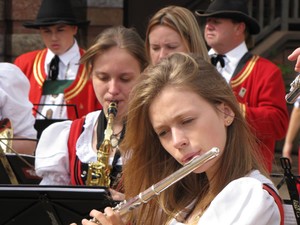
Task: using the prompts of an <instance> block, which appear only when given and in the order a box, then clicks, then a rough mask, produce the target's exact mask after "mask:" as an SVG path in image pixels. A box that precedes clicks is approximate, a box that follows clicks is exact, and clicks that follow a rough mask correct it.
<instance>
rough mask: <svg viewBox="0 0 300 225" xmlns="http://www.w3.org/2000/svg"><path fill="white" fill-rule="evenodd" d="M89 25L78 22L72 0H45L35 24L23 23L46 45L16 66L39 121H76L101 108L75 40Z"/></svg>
mask: <svg viewBox="0 0 300 225" xmlns="http://www.w3.org/2000/svg"><path fill="white" fill-rule="evenodd" d="M88 23H89V21H81V20H78V19H76V17H75V16H74V14H73V11H72V6H71V2H70V1H69V0H64V1H61V0H43V1H42V4H41V7H40V9H39V12H38V15H37V18H36V20H35V21H33V22H27V23H24V26H25V27H26V28H32V29H39V31H40V35H41V37H42V39H43V42H44V44H45V45H46V48H45V49H42V50H36V51H32V52H28V53H25V54H22V55H20V56H19V57H17V58H16V60H15V62H14V63H15V64H16V65H17V66H18V67H20V68H21V70H22V71H23V72H24V73H25V74H26V76H27V77H28V79H29V81H30V86H31V87H30V93H29V99H30V101H31V102H32V103H33V104H34V109H35V110H34V111H33V114H34V115H35V116H36V118H37V119H45V118H47V119H71V120H73V119H76V118H78V117H82V116H84V115H86V114H87V113H89V112H91V111H94V110H96V109H100V108H101V106H100V105H99V103H98V101H97V99H96V97H95V94H94V90H93V87H92V84H91V82H90V81H89V80H88V79H87V77H88V76H87V75H86V70H85V68H84V66H83V65H79V60H80V57H81V56H82V55H83V54H84V50H83V49H82V48H80V47H79V46H78V43H77V40H76V39H75V35H76V34H77V31H78V28H79V27H82V26H86V25H88ZM35 104H39V105H35ZM57 105H58V106H57ZM74 106H75V107H74Z"/></svg>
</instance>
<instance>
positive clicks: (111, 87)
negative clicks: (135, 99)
mask: <svg viewBox="0 0 300 225" xmlns="http://www.w3.org/2000/svg"><path fill="white" fill-rule="evenodd" d="M118 86H119V85H118V82H117V81H116V80H115V79H111V80H110V82H109V83H108V92H109V93H110V94H111V95H116V94H118V93H119V87H118Z"/></svg>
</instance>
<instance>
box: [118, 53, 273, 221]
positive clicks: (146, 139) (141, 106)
mask: <svg viewBox="0 0 300 225" xmlns="http://www.w3.org/2000/svg"><path fill="white" fill-rule="evenodd" d="M139 79H140V80H139V82H138V84H137V85H136V86H135V87H134V89H133V91H132V93H131V94H132V95H131V96H130V103H129V111H128V117H127V130H126V135H125V139H124V140H123V142H122V149H127V151H125V152H124V157H125V159H126V163H125V165H124V170H123V172H124V179H125V182H124V184H125V194H126V198H130V197H133V196H136V195H137V194H138V193H140V192H142V191H143V190H145V189H147V188H148V187H150V186H151V185H152V184H155V183H157V182H158V181H160V180H162V179H163V178H165V177H166V176H168V175H170V174H172V173H174V171H176V170H178V169H179V168H180V167H181V165H180V164H179V163H178V162H177V161H176V160H175V159H174V158H173V157H172V156H171V155H169V153H168V152H167V151H166V150H164V148H163V146H162V145H161V143H160V141H159V138H158V136H157V134H156V133H155V132H154V129H153V127H152V124H151V122H150V119H149V107H150V105H151V103H152V102H153V99H154V98H155V97H156V96H157V95H159V94H160V92H161V91H162V90H163V89H164V88H165V87H167V86H172V87H176V88H178V89H179V90H180V89H182V88H184V89H188V90H191V91H193V92H195V93H197V94H198V95H199V96H201V97H202V98H204V99H205V100H206V101H207V102H209V103H210V104H211V105H212V107H214V108H215V109H216V110H218V109H217V105H218V104H220V103H225V104H226V105H228V106H229V107H230V108H231V109H232V110H233V112H234V114H235V116H234V121H233V123H232V124H231V125H230V126H229V127H227V140H226V145H225V149H224V152H223V154H222V156H220V158H219V160H218V164H217V165H218V168H217V169H216V174H215V175H214V176H213V178H212V179H211V180H208V178H207V176H206V174H205V173H201V174H195V173H192V174H190V175H189V176H187V177H186V178H184V179H182V180H181V181H179V182H177V183H176V184H174V185H172V186H171V187H170V188H168V189H167V190H165V191H164V192H163V193H161V194H160V195H159V196H158V197H156V198H154V199H153V200H151V201H150V202H149V203H148V204H144V205H142V206H141V207H140V208H139V209H138V212H137V213H133V214H132V215H131V216H132V217H131V219H132V222H133V224H149V225H150V224H165V223H166V222H167V221H168V220H170V218H172V217H174V216H175V215H176V214H177V213H178V212H180V211H185V210H186V208H187V206H188V205H190V204H191V203H192V202H193V201H194V200H197V201H196V206H195V207H196V209H197V210H200V211H204V210H205V209H206V208H207V207H208V206H209V204H210V202H211V201H212V200H213V199H214V198H215V196H216V195H217V194H218V193H219V192H220V191H221V190H222V189H223V188H224V187H225V186H226V185H227V184H228V183H229V182H231V181H233V180H235V179H238V178H240V177H243V176H245V175H247V174H248V173H249V172H250V171H251V170H254V169H258V170H260V171H261V172H262V173H263V174H264V175H266V176H268V175H267V172H266V170H265V168H264V167H263V163H262V162H261V161H260V157H258V153H257V149H258V147H257V142H256V139H255V137H254V135H253V134H252V133H251V131H250V130H249V126H248V124H247V122H246V120H245V119H244V117H243V115H242V113H241V111H240V108H239V105H238V102H237V100H236V97H235V96H234V94H233V93H232V90H231V88H230V87H229V85H228V84H227V83H226V81H225V79H224V78H223V77H222V76H221V75H220V74H219V73H218V72H217V71H216V69H215V68H214V67H213V66H212V65H211V64H210V63H207V62H206V61H205V60H203V58H202V57H200V56H197V55H191V54H185V53H174V54H172V55H171V56H169V57H167V58H166V59H164V60H163V61H162V62H161V63H159V64H157V65H151V66H149V67H147V68H146V70H145V71H144V72H143V75H142V76H140V77H139ZM157 113H159V112H157ZM185 213H191V210H190V211H185Z"/></svg>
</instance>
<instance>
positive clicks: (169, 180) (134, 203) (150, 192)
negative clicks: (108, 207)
mask: <svg viewBox="0 0 300 225" xmlns="http://www.w3.org/2000/svg"><path fill="white" fill-rule="evenodd" d="M219 153H220V150H219V149H218V148H216V147H214V148H212V149H211V150H209V151H208V152H206V153H205V154H203V155H201V156H196V157H194V158H193V159H192V160H190V161H189V162H188V163H187V164H185V165H184V166H183V167H182V168H180V169H179V170H177V171H176V172H174V173H172V174H171V175H169V176H168V177H166V178H164V179H163V180H161V181H159V182H158V183H156V184H154V185H152V186H151V187H150V188H148V189H146V190H145V191H143V192H141V193H139V194H138V195H137V196H135V197H133V198H131V199H129V200H128V201H126V200H125V201H123V202H121V203H119V204H118V205H117V206H115V207H114V208H113V210H114V211H117V212H119V214H120V215H121V216H123V215H125V214H126V213H128V212H130V211H131V210H133V209H135V208H137V207H139V206H140V205H141V204H143V203H147V202H148V201H149V200H151V199H152V198H153V197H154V196H157V195H159V194H160V193H161V192H163V191H164V190H166V189H167V188H168V187H170V186H171V185H173V184H175V183H176V182H178V181H179V180H181V179H182V178H184V177H186V176H187V175H189V174H190V173H192V172H193V171H194V170H195V169H197V168H198V167H200V166H202V165H203V164H204V163H206V162H207V161H209V160H211V159H213V158H215V157H217V156H218V155H219ZM91 221H93V222H94V223H97V224H100V223H99V222H98V221H97V219H96V218H93V219H91Z"/></svg>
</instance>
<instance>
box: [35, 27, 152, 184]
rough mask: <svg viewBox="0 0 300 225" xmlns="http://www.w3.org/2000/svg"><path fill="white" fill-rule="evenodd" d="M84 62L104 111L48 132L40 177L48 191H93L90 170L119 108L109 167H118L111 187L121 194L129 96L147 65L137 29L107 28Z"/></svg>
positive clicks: (44, 137) (38, 159)
mask: <svg viewBox="0 0 300 225" xmlns="http://www.w3.org/2000/svg"><path fill="white" fill-rule="evenodd" d="M80 62H81V63H83V64H85V65H86V68H87V70H88V74H89V75H90V78H91V80H92V83H93V87H94V90H95V93H96V96H97V99H98V101H99V103H101V105H102V106H103V110H98V111H94V112H91V113H89V114H87V115H86V116H85V117H83V118H80V119H77V120H75V121H73V122H72V121H64V122H58V123H55V124H52V125H50V126H49V127H47V128H46V129H45V130H44V132H43V133H42V136H41V138H40V140H39V143H38V146H37V150H36V163H35V169H36V173H37V174H38V175H39V176H41V177H42V182H41V184H42V185H89V184H88V183H87V173H88V169H89V165H88V164H89V163H90V162H96V161H97V160H98V159H97V150H99V148H100V146H101V144H102V143H103V138H104V131H105V130H106V129H107V118H106V115H107V111H108V108H109V105H110V104H111V103H112V102H115V103H117V114H116V116H115V118H114V122H113V128H112V129H113V134H112V135H111V140H110V141H111V145H112V148H113V151H111V152H110V160H109V165H106V167H107V168H108V167H110V166H112V176H111V178H112V179H111V185H110V186H111V187H113V188H115V189H117V190H120V187H121V186H119V187H118V184H119V181H120V180H118V178H120V176H118V175H119V174H118V173H120V171H121V170H120V167H121V166H122V158H121V157H120V156H121V155H120V149H119V143H120V142H121V140H122V139H123V137H124V132H125V123H126V120H125V118H126V114H127V105H128V97H129V93H130V91H131V89H132V88H133V86H134V85H135V84H136V80H137V78H138V77H139V76H140V73H141V72H142V70H143V69H144V68H145V67H146V65H147V57H146V53H145V49H144V42H143V40H142V39H141V38H140V36H139V35H138V33H137V32H136V31H135V30H133V29H129V28H124V27H121V26H120V27H112V28H107V29H106V30H104V31H103V32H101V34H100V35H99V36H98V38H97V39H96V41H95V43H94V44H93V45H92V46H91V47H90V48H89V49H88V50H87V51H86V53H85V54H84V55H83V57H82V58H81V60H80ZM100 149H101V148H100ZM114 169H116V171H117V173H116V174H114Z"/></svg>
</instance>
